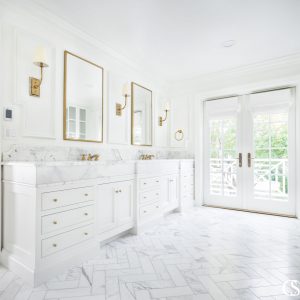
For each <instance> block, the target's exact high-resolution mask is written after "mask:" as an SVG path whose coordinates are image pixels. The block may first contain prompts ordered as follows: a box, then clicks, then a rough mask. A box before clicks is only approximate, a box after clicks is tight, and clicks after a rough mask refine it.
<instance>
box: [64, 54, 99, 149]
mask: <svg viewBox="0 0 300 300" xmlns="http://www.w3.org/2000/svg"><path fill="white" fill-rule="evenodd" d="M103 72H104V70H103V68H102V67H101V66H98V65H96V64H95V63H92V62H90V61H88V60H86V59H84V58H82V57H80V56H78V55H75V54H73V53H71V52H69V51H65V52H64V108H63V110H64V128H63V134H64V140H69V141H81V142H95V143H102V142H103Z"/></svg>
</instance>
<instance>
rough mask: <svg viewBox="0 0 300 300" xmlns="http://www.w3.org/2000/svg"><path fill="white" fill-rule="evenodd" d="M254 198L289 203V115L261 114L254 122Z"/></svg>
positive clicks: (255, 117) (283, 113) (255, 116)
mask: <svg viewBox="0 0 300 300" xmlns="http://www.w3.org/2000/svg"><path fill="white" fill-rule="evenodd" d="M253 122H254V124H253V125H254V126H253V130H254V132H253V136H254V149H255V151H254V152H255V158H254V162H253V163H254V165H253V166H254V168H253V170H254V197H255V198H256V199H261V200H278V201H287V200H288V113H287V112H282V113H278V112H276V113H271V112H270V113H259V114H256V115H254V118H253Z"/></svg>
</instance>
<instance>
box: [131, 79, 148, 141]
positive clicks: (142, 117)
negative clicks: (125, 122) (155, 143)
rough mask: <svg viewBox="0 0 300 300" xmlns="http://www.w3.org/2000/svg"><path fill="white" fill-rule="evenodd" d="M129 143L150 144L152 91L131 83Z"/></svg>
mask: <svg viewBox="0 0 300 300" xmlns="http://www.w3.org/2000/svg"><path fill="white" fill-rule="evenodd" d="M131 144H132V145H137V146H152V91H151V90H149V89H148V88H145V87H143V86H141V85H139V84H137V83H135V82H132V83H131Z"/></svg>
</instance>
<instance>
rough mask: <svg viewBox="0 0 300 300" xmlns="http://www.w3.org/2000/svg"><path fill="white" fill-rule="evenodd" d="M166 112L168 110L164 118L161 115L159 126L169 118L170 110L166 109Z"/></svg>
mask: <svg viewBox="0 0 300 300" xmlns="http://www.w3.org/2000/svg"><path fill="white" fill-rule="evenodd" d="M165 112H166V115H165V117H164V118H163V117H159V126H162V125H163V122H165V121H166V120H167V118H168V112H169V110H167V109H165Z"/></svg>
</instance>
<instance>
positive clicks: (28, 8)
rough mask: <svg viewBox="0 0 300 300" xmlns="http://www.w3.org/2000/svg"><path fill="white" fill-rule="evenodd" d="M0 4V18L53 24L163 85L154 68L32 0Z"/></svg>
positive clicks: (3, 1)
mask: <svg viewBox="0 0 300 300" xmlns="http://www.w3.org/2000/svg"><path fill="white" fill-rule="evenodd" d="M1 6H2V7H3V11H4V10H5V13H3V12H1V14H0V18H3V17H5V15H6V14H12V15H16V14H18V15H22V16H26V17H27V18H29V19H35V21H37V22H41V23H43V24H45V25H47V26H49V24H51V26H53V27H54V28H57V29H58V30H63V31H66V32H67V33H69V34H70V35H72V36H75V37H76V38H79V39H81V40H83V41H85V42H87V43H88V44H90V45H91V46H92V47H95V48H97V49H98V50H100V51H102V52H104V53H105V54H106V55H108V56H110V57H111V58H113V59H115V60H116V61H117V62H119V63H121V64H123V65H125V66H127V67H128V68H130V69H131V70H133V71H136V72H139V73H141V74H142V75H143V76H144V77H145V78H147V79H149V80H150V81H152V82H154V83H156V85H158V86H159V87H161V86H164V85H165V83H164V82H165V79H163V78H159V77H158V74H157V73H155V72H154V70H149V69H148V68H147V70H145V69H144V68H142V67H141V66H140V65H139V64H137V63H135V62H134V61H133V60H131V59H130V58H128V57H126V56H125V55H123V54H121V53H120V52H119V51H117V50H115V49H114V48H113V47H111V46H109V45H108V44H107V43H105V42H104V41H101V40H99V39H97V38H95V37H93V36H91V35H90V34H88V33H86V32H85V31H83V30H81V29H79V28H77V27H76V26H73V25H72V24H70V23H69V22H67V21H65V20H63V19H62V18H60V17H58V16H57V15H55V14H53V13H52V12H50V11H49V10H47V9H46V8H44V7H42V6H41V5H39V4H37V3H35V2H34V0H33V1H31V0H23V3H22V4H21V5H17V4H16V3H12V2H11V1H9V0H0V7H1ZM8 18H9V16H8ZM161 82H163V83H161Z"/></svg>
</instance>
